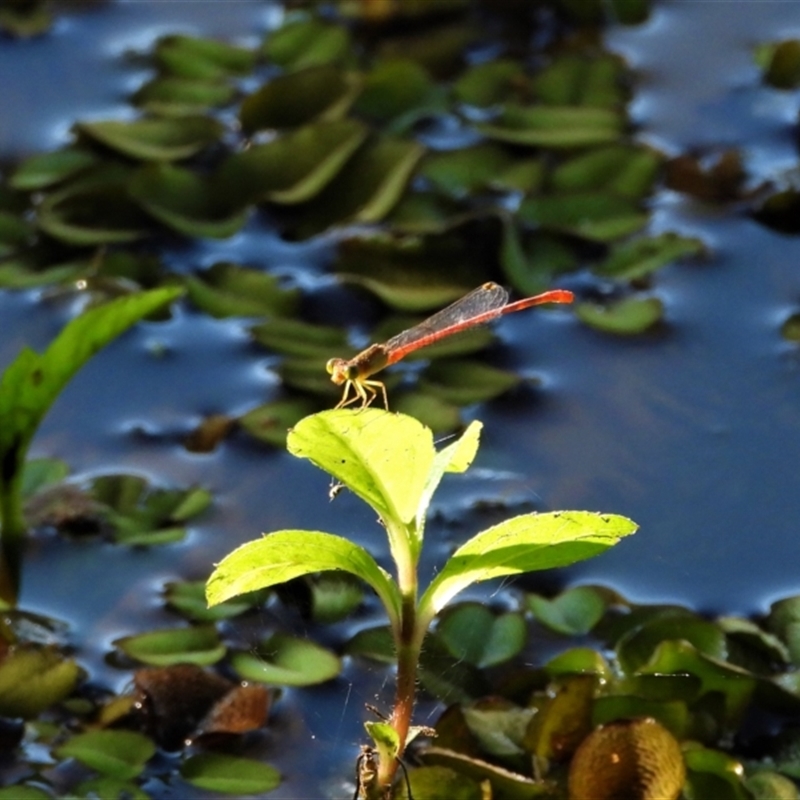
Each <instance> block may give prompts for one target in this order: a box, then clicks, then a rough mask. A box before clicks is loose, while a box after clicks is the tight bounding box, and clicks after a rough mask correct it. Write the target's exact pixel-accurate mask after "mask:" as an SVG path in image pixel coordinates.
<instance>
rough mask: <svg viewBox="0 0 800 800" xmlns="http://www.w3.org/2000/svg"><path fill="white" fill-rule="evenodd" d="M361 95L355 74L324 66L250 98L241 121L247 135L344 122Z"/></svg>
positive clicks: (278, 82)
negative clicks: (301, 126) (326, 122)
mask: <svg viewBox="0 0 800 800" xmlns="http://www.w3.org/2000/svg"><path fill="white" fill-rule="evenodd" d="M360 92H361V78H360V76H358V75H357V74H356V73H351V72H344V71H342V70H340V69H338V68H337V67H334V66H330V65H321V66H316V67H308V68H307V69H302V70H298V71H297V72H292V73H289V74H288V75H280V76H278V77H277V78H273V79H272V80H271V81H269V82H268V83H266V84H264V85H263V86H262V87H261V88H260V89H258V90H256V91H255V92H253V93H252V94H250V95H248V96H247V97H246V98H245V99H244V102H243V103H242V106H241V110H240V113H239V119H240V121H241V123H242V128H243V129H244V132H245V133H246V134H248V135H249V134H253V133H255V132H256V131H260V130H268V129H271V128H294V127H297V126H298V125H306V124H308V123H310V122H313V121H315V120H317V121H321V120H337V119H341V118H342V117H343V116H344V115H345V114H346V113H347V112H348V110H349V109H350V106H352V105H353V103H354V102H355V100H356V98H357V97H358V95H359V93H360Z"/></svg>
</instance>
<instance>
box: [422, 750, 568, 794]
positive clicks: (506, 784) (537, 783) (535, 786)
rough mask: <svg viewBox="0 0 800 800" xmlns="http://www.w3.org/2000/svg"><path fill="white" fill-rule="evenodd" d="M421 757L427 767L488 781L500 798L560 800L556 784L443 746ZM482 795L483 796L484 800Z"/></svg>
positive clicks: (427, 751)
mask: <svg viewBox="0 0 800 800" xmlns="http://www.w3.org/2000/svg"><path fill="white" fill-rule="evenodd" d="M420 757H421V759H422V761H423V762H424V763H425V764H430V765H433V766H443V767H448V768H450V769H453V770H455V771H456V772H458V773H459V774H460V775H464V776H467V777H469V778H472V779H473V780H475V781H479V782H481V783H482V782H483V781H489V782H490V784H491V786H492V792H493V795H492V796H494V793H495V792H496V793H497V797H503V798H508V800H534V798H537V799H540V798H557V797H559V792H560V789H559V787H558V785H557V784H556V783H555V782H554V781H548V780H536V779H534V778H530V777H528V776H527V775H521V774H520V773H518V772H512V771H511V770H508V769H505V768H503V767H499V766H497V765H496V764H491V763H489V762H488V761H483V760H482V759H479V758H474V757H472V756H468V755H465V754H463V753H457V752H455V751H453V750H448V749H446V748H444V747H428V748H426V749H425V750H424V751H422V753H420ZM562 794H563V793H562ZM483 796H484V795H481V797H483Z"/></svg>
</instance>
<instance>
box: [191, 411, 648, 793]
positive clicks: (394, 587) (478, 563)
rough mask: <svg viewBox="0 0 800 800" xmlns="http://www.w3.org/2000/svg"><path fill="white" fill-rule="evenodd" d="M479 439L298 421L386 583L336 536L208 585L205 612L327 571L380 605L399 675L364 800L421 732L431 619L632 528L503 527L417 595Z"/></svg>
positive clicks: (374, 727) (374, 725)
mask: <svg viewBox="0 0 800 800" xmlns="http://www.w3.org/2000/svg"><path fill="white" fill-rule="evenodd" d="M480 429H481V424H480V423H479V422H473V423H472V424H471V425H470V426H469V427H468V428H467V430H466V431H465V432H464V434H463V435H462V436H461V438H460V439H458V440H457V441H455V442H453V443H452V444H450V445H448V446H446V447H444V448H443V449H441V450H438V451H437V450H436V448H435V447H434V444H433V434H432V432H431V431H430V429H428V428H426V427H424V426H423V425H422V424H421V423H420V422H418V421H417V420H415V419H413V418H412V417H408V416H404V415H402V414H390V413H387V412H385V411H379V410H377V409H365V410H363V411H350V410H345V409H340V410H334V411H325V412H322V413H319V414H315V415H312V416H310V417H306V418H305V419H303V420H301V422H300V423H298V425H297V426H296V427H295V428H294V429H293V430H292V431H290V432H289V438H288V448H289V451H290V452H291V453H293V454H294V455H296V456H298V457H300V458H308V459H309V460H310V461H312V462H313V463H314V464H316V465H317V466H318V467H320V468H322V469H324V470H325V471H326V472H328V473H330V474H331V475H332V476H333V478H334V479H335V480H336V481H339V482H341V483H342V484H344V485H345V486H346V487H347V488H348V489H350V490H351V491H352V492H353V493H354V494H356V495H358V496H359V497H360V498H361V499H362V500H364V501H365V502H366V503H368V504H369V505H370V506H371V507H372V508H373V509H374V510H375V511H376V513H377V514H378V516H379V519H380V521H381V523H382V524H383V526H384V527H385V530H386V534H387V536H388V537H389V546H390V551H391V556H392V560H393V562H394V577H392V576H391V575H390V574H389V573H388V572H387V571H386V570H385V569H383V568H382V567H381V566H379V564H378V563H377V562H376V561H375V559H374V558H373V557H372V556H371V555H370V554H369V553H368V552H367V550H365V549H364V548H363V547H361V546H360V545H357V544H355V543H354V542H351V541H349V540H347V539H345V538H343V537H341V536H336V535H333V534H330V533H324V532H321V531H304V530H283V531H276V532H274V533H270V534H268V535H267V536H264V537H263V538H260V539H258V540H256V541H252V542H248V543H246V544H244V545H242V546H241V547H239V548H237V549H236V550H234V551H233V552H232V553H231V554H229V555H228V556H227V557H226V558H224V559H223V560H222V562H221V563H220V564H219V565H218V566H217V568H216V569H215V570H214V572H213V573H212V575H211V577H210V578H209V581H208V585H207V589H206V596H207V599H208V602H209V604H210V605H215V604H217V603H221V602H223V601H224V600H228V599H230V598H232V597H235V596H237V595H240V594H244V593H246V592H251V591H254V590H257V589H263V588H265V587H268V586H273V585H275V584H279V583H283V582H285V581H288V580H291V579H292V578H296V577H298V576H301V575H306V574H308V573H314V572H323V571H326V570H342V571H344V572H349V573H351V574H353V575H356V576H358V577H359V578H361V579H362V580H364V581H365V582H366V583H367V584H369V586H370V587H372V589H373V590H374V591H375V593H376V594H377V595H378V597H379V598H380V600H381V602H382V604H383V606H384V608H385V610H386V614H387V616H388V618H389V624H390V628H391V631H392V637H393V640H394V646H395V658H396V667H397V677H396V687H395V704H394V708H393V710H392V713H391V715H390V716H389V718H388V720H387V721H385V722H367V723H366V724H365V725H366V728H367V732H368V733H369V735H370V737H371V738H372V740H373V742H374V749H375V759H374V760H375V761H376V762H377V763H376V765H375V766H376V769H375V771H374V772H372V771H371V770H369V771H365V770H361V780H360V783H361V785H360V787H359V791H360V795H361V796H362V797H363V798H366V800H385V798H389V797H390V796H391V791H392V784H393V781H394V777H395V773H396V770H397V764H398V760H399V758H400V757H401V756H402V754H403V751H404V750H405V747H406V745H407V744H408V742H409V741H410V740H411V739H412V738H413V737H414V736H415V735H416V734H417V733H419V731H420V729H419V728H415V727H414V726H413V725H412V712H413V708H414V699H415V691H416V677H417V666H418V663H419V658H420V652H421V649H422V645H423V640H424V638H425V635H426V633H427V631H428V628H429V626H430V624H431V622H432V621H433V619H434V617H435V616H436V614H437V613H438V612H439V611H441V610H442V608H444V607H445V606H446V605H447V603H448V602H449V601H450V600H451V599H452V598H453V597H454V596H455V595H457V594H458V593H459V592H461V591H462V590H463V589H465V588H466V587H468V586H469V585H471V584H473V583H477V582H480V581H486V580H489V579H491V578H498V577H503V576H507V575H517V574H521V573H524V572H532V571H535V570H542V569H550V568H552V567H560V566H565V565H568V564H573V563H575V562H576V561H581V560H583V559H586V558H590V557H592V556H595V555H599V554H600V553H602V552H604V551H605V550H607V549H608V548H609V547H611V546H612V545H614V544H616V543H617V542H618V541H619V540H620V539H621V538H622V537H623V536H627V535H629V534H631V533H633V532H634V531H635V530H636V528H637V526H636V524H635V523H633V522H632V521H631V520H629V519H626V518H625V517H620V516H616V515H609V514H595V513H591V512H587V511H557V512H551V513H544V514H537V513H531V514H523V515H520V516H517V517H513V518H511V519H509V520H506V521H505V522H501V523H500V524H498V525H495V526H493V527H491V528H488V529H487V530H485V531H482V532H481V533H478V534H477V535H476V536H474V537H473V538H472V539H470V540H469V541H467V542H466V543H464V544H463V545H462V546H461V547H459V548H458V549H457V550H456V551H455V553H454V554H453V555H452V556H451V557H450V559H449V560H448V561H447V563H446V564H444V566H443V567H442V569H441V570H440V571H439V572H438V573H437V575H436V577H435V578H434V579H433V580H432V581H431V582H430V584H428V586H427V587H425V589H424V591H422V592H421V594H420V586H419V576H418V569H417V567H418V563H419V557H420V552H421V549H422V542H423V532H424V527H425V518H426V515H427V512H428V508H429V506H430V502H431V498H432V496H433V493H434V491H435V489H436V487H437V486H438V484H439V481H440V480H441V479H442V477H443V476H444V474H445V473H446V472H464V471H465V470H466V469H467V468H468V467H469V465H470V464H471V463H472V460H473V459H474V457H475V454H476V452H477V448H478V439H479V435H480ZM371 763H372V761H371ZM365 773H368V775H367V778H366V779H365V777H364V776H365Z"/></svg>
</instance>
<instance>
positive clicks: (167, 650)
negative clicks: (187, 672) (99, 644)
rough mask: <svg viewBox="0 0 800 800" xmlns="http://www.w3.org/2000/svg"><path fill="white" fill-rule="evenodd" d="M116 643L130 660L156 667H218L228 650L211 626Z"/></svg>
mask: <svg viewBox="0 0 800 800" xmlns="http://www.w3.org/2000/svg"><path fill="white" fill-rule="evenodd" d="M113 644H114V646H115V647H117V648H119V649H120V650H121V651H122V652H123V653H125V655H126V656H128V657H129V658H133V659H135V660H136V661H141V662H142V663H143V664H150V665H151V666H155V667H165V666H168V665H170V664H199V665H200V666H207V665H209V664H216V663H217V662H218V661H219V660H220V659H222V658H223V657H224V656H225V651H226V648H225V645H224V644H222V642H220V640H219V636H218V634H217V631H216V628H214V627H213V626H211V625H202V626H201V625H198V626H196V627H193V628H169V629H165V630H160V631H148V632H147V633H140V634H137V635H136V636H124V637H122V638H121V639H115V640H114V642H113Z"/></svg>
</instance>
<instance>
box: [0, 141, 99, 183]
mask: <svg viewBox="0 0 800 800" xmlns="http://www.w3.org/2000/svg"><path fill="white" fill-rule="evenodd" d="M95 164H97V156H96V155H95V154H94V153H91V152H90V151H88V150H81V149H80V148H78V147H66V148H64V149H62V150H54V151H53V152H51V153H39V154H37V155H35V156H31V157H30V158H26V159H25V160H24V161H23V162H22V163H21V164H19V166H17V168H16V169H15V170H14V171H13V172H12V173H11V176H10V177H9V180H8V183H9V186H11V187H12V188H14V189H19V190H20V191H25V192H35V191H39V190H42V189H49V188H51V187H52V186H55V185H56V184H58V183H61V181H64V180H67V179H68V178H72V177H74V176H75V175H77V174H78V173H80V172H82V171H83V170H85V169H88V168H89V167H92V166H94V165H95Z"/></svg>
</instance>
